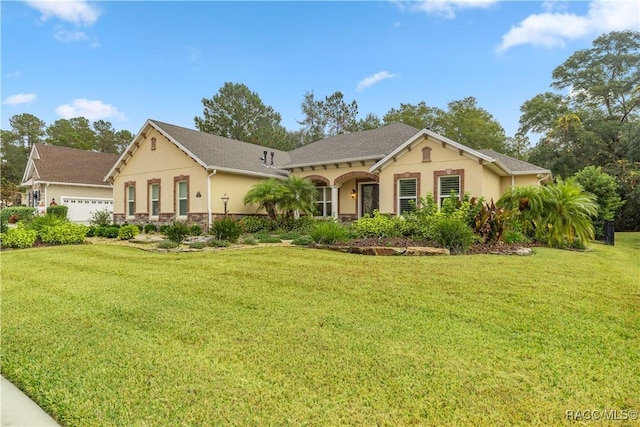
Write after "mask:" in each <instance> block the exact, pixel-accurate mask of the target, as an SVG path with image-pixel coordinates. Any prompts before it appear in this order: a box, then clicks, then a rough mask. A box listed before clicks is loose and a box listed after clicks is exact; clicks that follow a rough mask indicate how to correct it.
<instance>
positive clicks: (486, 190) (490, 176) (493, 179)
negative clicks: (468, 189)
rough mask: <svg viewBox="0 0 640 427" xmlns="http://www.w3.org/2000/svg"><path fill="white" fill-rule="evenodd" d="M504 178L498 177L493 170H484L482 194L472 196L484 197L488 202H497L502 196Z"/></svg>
mask: <svg viewBox="0 0 640 427" xmlns="http://www.w3.org/2000/svg"><path fill="white" fill-rule="evenodd" d="M501 178H502V177H500V176H498V175H496V174H495V173H494V172H493V171H492V170H490V169H488V168H483V171H482V192H481V193H480V194H471V195H472V196H482V197H484V198H485V200H486V201H487V202H490V201H491V199H493V201H494V202H497V201H498V199H499V198H500V196H501V195H502V179H501Z"/></svg>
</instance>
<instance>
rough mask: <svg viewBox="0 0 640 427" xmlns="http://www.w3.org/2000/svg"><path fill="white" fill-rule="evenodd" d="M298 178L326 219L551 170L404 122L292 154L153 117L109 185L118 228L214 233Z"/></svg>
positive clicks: (489, 188) (536, 177) (501, 185)
mask: <svg viewBox="0 0 640 427" xmlns="http://www.w3.org/2000/svg"><path fill="white" fill-rule="evenodd" d="M290 174H293V175H297V176H301V177H304V178H308V179H309V180H311V181H313V182H314V183H315V184H316V185H317V187H318V190H319V198H318V201H317V211H318V215H321V216H326V217H329V216H332V217H335V218H340V219H343V220H354V219H357V218H359V217H361V216H362V215H365V214H367V213H371V212H373V211H374V210H376V209H377V210H379V211H380V212H381V213H389V214H396V215H397V214H400V213H402V212H403V211H406V210H408V209H410V206H411V203H410V202H411V201H412V200H413V201H414V202H416V203H419V199H418V198H419V196H424V195H426V194H427V193H431V194H433V195H434V197H435V198H436V200H438V202H439V203H441V201H442V199H443V198H445V197H448V196H449V195H450V194H451V192H452V191H453V192H454V193H455V194H458V195H460V197H462V195H463V194H464V193H470V194H471V195H473V196H484V197H485V199H487V200H489V199H491V198H493V199H497V198H499V197H500V195H501V194H502V193H503V192H504V191H505V190H506V189H507V188H511V187H513V186H516V185H532V184H533V185H539V184H541V183H544V182H547V181H549V180H550V179H551V172H550V171H549V170H548V169H543V168H541V167H538V166H535V165H532V164H530V163H527V162H523V161H521V160H517V159H514V158H511V157H509V156H505V155H503V154H500V153H497V152H495V151H492V150H474V149H471V148H469V147H466V146H464V145H462V144H460V143H457V142H455V141H452V140H450V139H448V138H445V137H443V136H441V135H438V134H437V133H435V132H432V131H430V130H428V129H422V130H418V129H415V128H413V127H410V126H407V125H404V124H401V123H391V124H389V125H386V126H383V127H381V128H378V129H373V130H367V131H362V132H355V133H351V134H343V135H337V136H333V137H330V138H326V139H323V140H320V141H317V142H314V143H312V144H309V145H306V146H304V147H300V148H298V149H295V150H293V151H290V152H284V151H279V150H273V149H268V148H265V147H262V146H258V145H254V144H249V143H246V142H242V141H236V140H232V139H228V138H223V137H220V136H216V135H211V134H207V133H202V132H198V131H195V130H191V129H186V128H183V127H179V126H175V125H171V124H168V123H163V122H159V121H156V120H147V122H146V123H145V124H144V126H143V127H142V129H141V130H140V132H139V133H138V134H137V135H136V137H135V138H134V139H133V141H132V142H131V144H130V145H129V146H128V147H127V149H126V151H125V152H124V153H123V154H122V156H120V158H119V159H118V161H117V162H116V163H115V164H114V166H113V168H112V169H111V170H110V171H109V173H108V174H107V176H106V177H105V180H106V181H107V182H109V183H112V184H113V188H114V219H115V221H116V222H118V223H123V222H135V223H169V222H172V221H175V220H185V221H188V222H193V223H198V224H201V225H202V226H204V227H206V226H208V225H210V224H211V222H212V220H213V218H215V217H217V216H220V215H224V214H225V213H227V212H228V213H229V214H232V215H251V214H255V213H256V207H255V206H245V205H244V204H243V202H242V200H243V198H244V195H245V194H246V193H247V191H248V190H249V189H250V188H251V187H252V186H253V185H254V184H256V183H258V182H260V181H261V180H263V179H266V178H274V177H275V178H284V177H286V176H288V175H290Z"/></svg>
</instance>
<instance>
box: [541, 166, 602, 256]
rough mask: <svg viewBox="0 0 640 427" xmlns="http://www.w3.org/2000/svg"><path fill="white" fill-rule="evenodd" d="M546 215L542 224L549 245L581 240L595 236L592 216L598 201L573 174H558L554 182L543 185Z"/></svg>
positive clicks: (596, 208) (595, 211) (594, 213)
mask: <svg viewBox="0 0 640 427" xmlns="http://www.w3.org/2000/svg"><path fill="white" fill-rule="evenodd" d="M542 203H543V206H544V215H543V216H542V222H541V225H542V227H543V230H544V232H545V235H546V237H547V242H548V243H549V246H555V247H560V246H563V245H564V244H565V241H566V242H568V243H569V244H571V243H572V242H573V241H574V239H575V238H578V239H580V240H581V241H582V242H585V243H586V242H587V241H589V240H592V239H593V237H594V230H593V223H592V221H591V217H592V216H595V215H596V214H597V212H598V204H597V203H596V200H595V197H594V196H593V195H592V194H591V193H587V192H586V191H584V190H583V188H582V186H581V185H580V184H578V183H577V182H576V181H575V180H574V179H573V178H570V179H568V180H566V181H563V180H562V179H560V178H558V180H557V182H556V183H555V184H550V185H547V186H545V187H543V189H542Z"/></svg>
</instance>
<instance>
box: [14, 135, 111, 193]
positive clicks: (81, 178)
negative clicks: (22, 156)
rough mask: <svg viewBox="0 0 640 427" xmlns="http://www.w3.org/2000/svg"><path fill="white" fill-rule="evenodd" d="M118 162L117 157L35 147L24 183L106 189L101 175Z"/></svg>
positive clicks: (28, 163) (65, 149)
mask: <svg viewBox="0 0 640 427" xmlns="http://www.w3.org/2000/svg"><path fill="white" fill-rule="evenodd" d="M117 159H118V156H117V155H116V154H108V153H98V152H95V151H87V150H79V149H76V148H69V147H61V146H57V145H45V144H34V146H33V148H32V149H31V153H30V155H29V159H28V161H27V167H26V169H25V174H24V176H23V184H24V183H27V181H29V179H31V178H34V181H38V182H46V183H60V184H70V185H89V186H109V184H108V183H107V182H105V180H104V176H105V175H106V173H107V171H109V169H110V168H111V167H112V166H113V165H114V164H115V162H116V160H117Z"/></svg>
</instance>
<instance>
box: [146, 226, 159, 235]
mask: <svg viewBox="0 0 640 427" xmlns="http://www.w3.org/2000/svg"><path fill="white" fill-rule="evenodd" d="M156 231H158V227H156V225H155V224H147V225H145V226H144V232H145V233H146V234H151V233H155V232H156Z"/></svg>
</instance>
